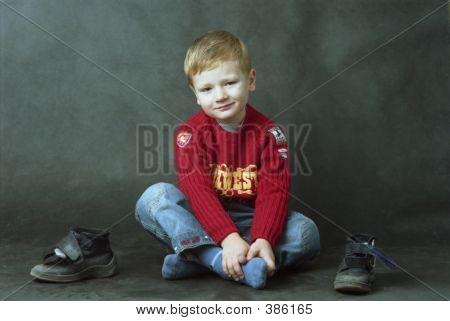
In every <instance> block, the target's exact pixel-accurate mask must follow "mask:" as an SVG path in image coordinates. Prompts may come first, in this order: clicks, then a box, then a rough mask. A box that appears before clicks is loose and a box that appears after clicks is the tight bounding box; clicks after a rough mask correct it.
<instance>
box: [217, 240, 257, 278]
mask: <svg viewBox="0 0 450 321" xmlns="http://www.w3.org/2000/svg"><path fill="white" fill-rule="evenodd" d="M220 245H221V246H222V249H223V252H222V269H223V271H224V272H225V274H227V275H229V276H230V277H231V278H233V280H235V281H239V280H242V279H243V278H244V272H242V269H241V264H244V263H246V262H247V259H246V256H247V252H248V249H249V248H250V246H249V245H248V243H247V242H245V241H244V240H243V239H242V238H241V236H240V235H239V234H238V233H236V232H234V233H231V234H229V235H228V236H227V237H226V238H224V239H223V241H222V243H221V244H220Z"/></svg>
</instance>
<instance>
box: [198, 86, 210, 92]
mask: <svg viewBox="0 0 450 321" xmlns="http://www.w3.org/2000/svg"><path fill="white" fill-rule="evenodd" d="M210 89H211V88H209V87H206V88H202V89H200V91H201V92H206V91H209V90H210Z"/></svg>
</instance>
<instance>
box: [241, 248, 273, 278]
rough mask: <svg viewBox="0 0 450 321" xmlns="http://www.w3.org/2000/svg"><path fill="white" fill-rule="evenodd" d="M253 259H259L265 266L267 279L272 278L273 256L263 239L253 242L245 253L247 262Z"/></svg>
mask: <svg viewBox="0 0 450 321" xmlns="http://www.w3.org/2000/svg"><path fill="white" fill-rule="evenodd" d="M254 257H260V258H262V259H263V260H264V261H266V264H267V274H268V276H269V277H271V276H273V275H274V273H275V254H273V250H272V246H271V245H270V243H269V242H268V241H267V240H265V239H256V241H255V242H253V244H252V245H251V246H250V249H249V251H248V253H247V260H250V259H252V258H254Z"/></svg>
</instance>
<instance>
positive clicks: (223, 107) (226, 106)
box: [215, 103, 234, 110]
mask: <svg viewBox="0 0 450 321" xmlns="http://www.w3.org/2000/svg"><path fill="white" fill-rule="evenodd" d="M233 104H234V103H231V104H228V105H224V106H220V107H217V108H215V109H219V110H222V109H227V108H229V107H231V105H233Z"/></svg>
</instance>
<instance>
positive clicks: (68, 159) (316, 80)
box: [0, 0, 450, 243]
mask: <svg viewBox="0 0 450 321" xmlns="http://www.w3.org/2000/svg"><path fill="white" fill-rule="evenodd" d="M443 2H444V1H443V0H439V1H425V0H417V1H390V0H373V1H359V0H354V1H350V0H343V1H335V2H330V1H256V0H255V1H190V0H185V1H181V0H178V1H174V0H171V1H162V0H158V1H155V0H153V1H145V0H133V1H112V0H111V1H107V0H96V1H69V0H65V1H56V0H42V1H25V0H17V1H14V0H2V1H1V3H0V28H1V30H0V32H1V35H0V40H1V43H0V45H1V56H0V59H1V60H0V68H1V69H0V77H1V78H0V81H1V87H0V88H1V111H0V117H1V120H0V121H1V122H0V135H1V145H0V151H1V153H0V161H1V163H0V171H1V172H0V188H1V190H0V193H1V194H0V195H1V203H0V211H1V214H0V215H1V216H0V220H1V224H0V232H1V238H2V240H4V241H8V240H9V241H13V240H24V241H28V240H30V239H42V238H48V239H53V240H54V241H56V240H57V239H58V238H60V237H61V236H62V235H64V234H65V232H66V231H67V228H68V227H69V226H71V225H82V226H92V227H108V226H110V225H111V224H114V223H118V224H117V225H115V229H117V230H118V231H120V232H121V233H122V234H121V235H124V236H125V235H128V237H134V236H135V235H140V234H138V233H136V232H137V231H138V230H140V229H139V228H138V227H137V224H135V223H134V219H133V217H132V215H131V214H130V213H132V210H133V208H134V203H135V201H136V200H137V198H138V197H139V195H140V193H142V191H143V190H144V189H145V188H146V187H147V186H148V185H150V184H152V183H155V182H158V181H168V182H174V181H175V175H174V174H173V171H170V170H168V169H170V166H171V165H172V164H173V155H172V151H171V148H172V142H171V141H170V140H168V139H170V138H171V136H170V135H168V134H166V131H167V132H170V130H171V129H173V126H175V125H177V124H179V123H180V121H182V120H184V119H186V118H188V117H189V116H190V115H192V114H193V113H195V112H196V111H198V106H197V105H196V101H195V99H194V96H193V94H192V92H191V91H190V90H189V88H188V86H187V84H186V81H185V79H184V74H183V60H184V55H185V52H186V49H187V48H188V47H189V45H190V44H191V42H192V41H193V40H194V39H195V38H196V37H198V36H200V35H201V34H203V33H204V32H206V31H208V30H211V29H225V30H228V31H231V32H233V33H235V34H236V35H237V36H239V37H240V38H241V39H242V40H243V41H244V42H245V43H246V44H247V45H248V47H249V50H250V52H251V54H252V58H253V65H254V67H255V68H256V71H257V90H256V92H254V93H253V94H252V96H251V97H250V102H251V103H252V104H253V105H254V106H255V107H257V108H258V109H259V110H261V111H262V112H263V113H265V114H267V115H268V116H276V118H275V119H276V121H277V122H279V124H281V125H283V126H289V127H290V128H291V129H293V130H292V131H291V132H290V135H289V139H290V147H291V158H292V159H291V161H292V164H293V165H295V163H297V166H293V167H294V169H295V170H296V171H295V174H294V176H293V177H292V188H291V191H292V193H293V195H295V197H293V198H292V202H291V204H290V207H291V208H292V209H297V210H300V211H303V212H304V213H306V214H307V215H309V216H311V217H312V218H313V219H314V220H316V221H317V223H318V225H319V228H320V230H321V233H322V240H323V241H324V242H334V241H337V240H339V241H342V240H343V238H344V234H343V233H342V232H341V230H340V229H339V228H336V227H335V226H334V225H333V224H331V223H330V222H329V221H328V220H331V221H333V222H335V223H336V224H338V225H339V226H341V227H342V228H345V229H347V230H349V231H351V232H356V231H362V232H369V233H374V234H375V235H377V236H378V237H379V239H380V242H381V243H387V242H390V243H398V242H410V241H413V242H414V243H423V242H448V241H449V235H450V222H449V220H450V219H449V209H450V200H449V194H450V193H449V189H450V187H449V186H450V179H449V172H450V171H449V164H450V148H449V147H450V146H449V141H450V140H449V139H450V135H449V128H450V126H449V123H450V122H449V115H450V114H449V83H448V74H449V57H450V56H449V48H448V36H447V32H448V25H447V23H448V22H447V18H448V8H447V7H442V8H441V9H440V10H438V11H437V12H436V13H434V14H432V15H430V16H429V17H427V18H426V19H424V20H423V21H421V22H419V23H417V25H415V26H414V27H412V28H410V29H407V28H408V27H410V26H412V25H413V24H415V23H416V22H418V21H419V20H420V19H421V18H422V17H424V16H426V15H427V14H428V13H430V12H432V11H433V10H434V9H436V8H438V7H439V6H440V5H442V4H443ZM8 6H9V7H8ZM14 9H15V10H16V11H14ZM44 29H45V30H44ZM405 29H407V30H405ZM402 31H405V32H404V33H402V34H400V35H399V33H401V32H402ZM49 33H50V34H49ZM396 35H399V36H398V37H397V38H394V37H395V36H396ZM55 37H56V38H57V39H56V38H55ZM393 38H394V39H393ZM389 40H392V41H391V42H389ZM64 44H65V45H64ZM383 44H384V46H382V45H383ZM379 46H381V47H379ZM69 47H71V48H69ZM378 47H379V48H378ZM376 48H378V49H377V50H375V51H374V52H373V53H371V51H372V50H374V49H376ZM370 53H371V54H370ZM367 54H369V55H368V56H366V55H367ZM360 58H363V59H361V60H360ZM348 67H350V68H348ZM347 68H348V69H347ZM335 76H336V77H335ZM333 77H334V78H333ZM286 109H287V110H286ZM281 111H283V112H282V113H280V112H281ZM139 124H140V125H142V126H143V127H141V129H142V128H144V129H145V132H140V131H139V130H138V125H139ZM294 125H295V126H296V127H293V126H294ZM145 126H147V127H145ZM155 128H157V129H158V128H160V129H161V130H160V131H159V132H158V131H155V130H154V129H155ZM142 133H143V134H144V135H140V134H142ZM155 133H159V134H158V135H157V136H156V135H155ZM140 138H141V140H140ZM296 138H297V139H296ZM151 142H153V144H157V149H154V148H153V149H152V148H150V149H146V148H147V147H148V146H150V145H148V144H149V143H151ZM151 146H155V145H151ZM148 151H150V152H149V153H146V152H148ZM158 151H159V152H158ZM143 162H144V163H145V164H143ZM140 166H143V167H141V168H140ZM139 168H140V169H139ZM139 171H141V172H139ZM152 173H153V174H152ZM150 174H152V175H150ZM127 214H128V216H126V215H127ZM322 215H323V216H324V217H326V218H324V217H322ZM121 219H123V220H122V221H120V220H121ZM117 233H119V232H117ZM142 233H143V232H142Z"/></svg>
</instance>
